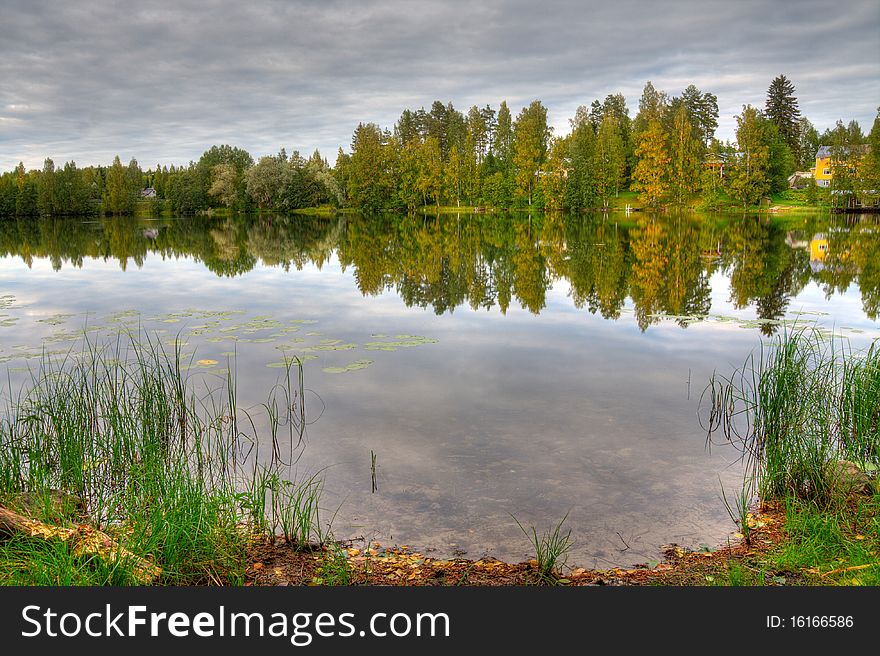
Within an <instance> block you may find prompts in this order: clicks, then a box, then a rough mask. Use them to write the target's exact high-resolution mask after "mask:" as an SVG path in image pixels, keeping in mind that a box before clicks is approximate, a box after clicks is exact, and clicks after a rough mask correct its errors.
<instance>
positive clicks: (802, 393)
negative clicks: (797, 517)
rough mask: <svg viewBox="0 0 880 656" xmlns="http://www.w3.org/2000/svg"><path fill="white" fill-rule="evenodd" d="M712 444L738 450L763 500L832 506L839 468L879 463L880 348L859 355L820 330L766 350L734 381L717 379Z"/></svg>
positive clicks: (782, 338)
mask: <svg viewBox="0 0 880 656" xmlns="http://www.w3.org/2000/svg"><path fill="white" fill-rule="evenodd" d="M707 402H708V423H707V424H706V425H705V427H706V428H707V431H708V444H710V445H711V444H717V443H718V438H719V437H721V438H723V441H724V442H726V443H731V444H734V445H735V446H737V447H738V448H739V449H740V450H741V451H742V454H743V457H744V458H745V460H746V463H747V471H746V476H747V477H751V478H752V480H755V481H757V487H758V494H759V496H760V497H761V498H762V499H770V498H783V497H787V496H794V497H797V498H800V499H805V500H811V501H816V502H819V503H827V502H829V501H830V500H831V498H832V497H833V495H834V486H835V480H834V472H835V467H834V465H835V463H836V462H837V461H839V460H847V461H852V462H854V463H856V464H857V465H858V466H859V467H861V468H863V469H866V470H876V467H877V464H878V460H880V348H878V345H877V344H876V343H875V344H874V345H873V346H871V347H870V348H869V349H867V350H862V351H854V350H852V349H851V348H850V347H849V346H848V344H847V343H846V342H844V341H841V340H834V339H830V340H829V339H827V338H826V337H825V336H824V335H823V333H822V332H820V331H818V330H815V329H813V328H803V329H799V330H795V331H786V332H784V333H782V334H780V335H778V336H777V337H776V338H775V339H774V340H773V341H772V342H770V343H769V344H764V343H762V346H761V349H760V351H759V352H758V353H756V354H752V355H750V356H749V357H748V358H747V360H746V361H745V363H744V364H743V366H742V367H740V368H738V369H737V370H736V371H735V372H734V373H733V375H731V376H729V377H722V376H718V375H717V374H716V375H714V376H713V377H712V379H711V380H710V383H709V385H708V387H707V388H706V391H705V392H704V395H703V402H702V403H703V405H704V407H705V405H706V403H707Z"/></svg>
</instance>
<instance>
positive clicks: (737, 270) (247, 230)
mask: <svg viewBox="0 0 880 656" xmlns="http://www.w3.org/2000/svg"><path fill="white" fill-rule="evenodd" d="M831 226H834V228H833V229H832V228H831ZM816 233H823V234H824V235H825V236H826V237H827V239H828V250H827V252H826V253H825V257H824V264H825V266H824V267H822V268H821V269H818V270H814V269H813V268H812V267H811V263H810V254H809V251H808V249H807V248H803V247H792V246H790V245H789V243H790V240H789V239H788V237H789V236H790V233H789V232H788V231H787V230H786V229H785V228H784V227H783V226H782V225H781V224H780V223H779V222H776V221H764V220H761V219H759V218H757V217H754V216H752V217H746V218H743V219H742V220H735V221H730V220H724V219H716V218H712V217H708V218H707V217H701V216H698V215H695V214H692V213H687V212H678V211H671V212H668V213H664V214H661V215H659V216H650V215H648V214H647V213H641V214H638V215H637V216H636V219H635V221H634V222H633V223H632V225H619V224H615V223H613V222H609V221H605V220H602V218H601V217H599V216H596V215H584V216H579V215H574V214H571V213H561V212H550V213H537V214H535V215H534V216H533V217H532V218H531V220H529V219H527V218H526V217H525V216H520V217H514V218H510V217H509V216H507V215H502V214H487V215H480V216H476V217H471V218H469V219H468V220H460V219H458V218H456V217H455V216H449V217H443V218H440V219H437V218H435V217H426V216H424V215H421V214H384V215H378V216H374V217H371V218H369V219H367V218H360V217H359V218H348V217H345V216H337V217H319V218H315V219H314V220H310V221H300V220H296V219H295V218H293V217H285V216H272V217H265V216H263V217H260V216H254V215H252V216H247V217H236V218H232V217H215V218H207V219H204V220H199V221H178V220H171V219H168V220H160V221H150V222H149V223H143V222H140V221H131V220H128V219H125V220H122V219H119V218H113V217H108V218H105V219H102V220H99V221H95V222H88V223H84V222H80V221H66V220H64V219H62V218H56V217H39V218H37V219H29V218H21V219H17V220H16V219H13V220H7V221H2V222H0V256H6V257H8V256H16V257H21V258H22V259H23V260H24V261H25V262H26V263H27V264H28V265H31V264H32V262H33V260H34V259H35V258H47V259H49V260H50V261H51V264H52V266H53V268H55V269H56V270H58V269H61V268H62V266H65V265H67V266H75V267H81V266H82V265H83V261H84V260H85V259H86V258H98V259H104V260H116V261H118V262H119V266H120V267H121V268H122V269H126V267H128V266H131V264H132V263H133V264H134V265H136V266H138V267H140V266H142V265H143V263H144V262H145V260H146V259H147V257H148V256H149V254H150V253H156V254H160V255H161V256H162V257H163V258H170V259H174V258H178V257H186V258H192V259H194V260H195V261H199V262H202V263H203V264H204V266H205V267H206V268H208V269H209V270H211V271H213V272H214V273H216V274H217V275H218V276H236V275H241V274H243V273H246V272H248V271H250V270H252V269H253V268H254V267H256V266H258V264H259V263H262V265H263V266H278V267H283V268H284V269H286V270H287V269H294V268H295V269H301V268H303V267H304V266H308V265H310V264H311V265H314V266H316V267H318V268H320V267H322V266H323V265H324V264H325V263H327V262H329V261H331V259H332V258H333V257H334V256H335V257H336V259H337V260H338V262H339V263H340V265H341V266H342V267H343V268H344V269H346V270H347V269H349V268H351V269H353V270H354V271H355V275H354V276H353V278H352V280H353V281H354V284H357V286H358V289H359V290H360V291H361V292H362V293H363V294H367V295H380V294H383V293H386V292H387V291H388V290H389V289H394V290H395V291H396V292H397V293H398V294H399V295H400V297H401V299H403V301H404V302H405V303H406V304H407V305H410V306H420V307H424V308H431V309H433V311H434V312H436V313H438V314H442V313H446V312H453V311H454V310H455V309H456V308H458V307H461V306H470V307H471V308H473V309H475V310H476V309H479V308H487V309H488V308H493V307H497V308H498V309H499V310H500V311H501V312H502V313H503V312H506V311H507V310H508V309H509V308H510V307H513V306H516V305H517V304H518V305H519V306H521V307H522V308H524V309H527V310H528V311H530V312H534V313H539V312H540V311H541V310H542V309H543V308H544V307H545V305H546V302H547V290H548V289H549V288H550V286H551V285H552V284H553V281H555V280H559V279H565V280H567V281H568V285H569V287H570V294H571V298H572V302H573V303H574V305H575V307H577V308H583V309H586V310H588V311H589V312H591V313H594V314H598V315H601V316H603V317H605V318H607V319H616V318H618V317H620V316H621V313H622V312H625V311H626V310H625V306H626V299H627V298H631V299H632V301H633V308H634V312H635V318H636V321H637V322H638V325H639V326H640V327H641V328H642V329H643V330H644V329H646V328H647V327H648V326H649V325H650V324H652V323H655V322H658V321H660V320H661V319H660V315H661V314H668V315H675V316H678V317H680V318H679V319H678V321H679V322H680V323H681V325H682V327H687V325H688V324H689V323H692V321H693V320H692V319H688V318H687V317H688V316H689V315H703V314H706V313H708V312H710V311H711V309H712V307H711V306H712V304H711V293H710V292H711V287H710V279H711V277H712V276H713V275H714V274H715V273H716V272H719V271H720V272H723V273H724V274H725V275H726V276H729V279H730V301H731V302H732V303H733V304H734V306H735V307H737V308H745V307H754V308H755V311H756V315H757V317H758V318H760V319H770V320H775V319H779V318H781V317H782V316H784V315H785V313H786V310H787V309H788V305H789V303H790V300H791V299H792V298H793V297H795V296H796V295H797V294H799V293H800V292H801V291H802V290H803V289H804V287H805V286H806V285H808V284H809V283H811V282H812V283H815V284H817V285H819V286H820V287H821V288H822V290H823V291H824V293H826V294H828V295H831V294H835V293H844V292H846V291H847V290H848V289H850V288H851V287H852V285H853V284H857V285H858V288H859V290H860V293H861V300H862V306H863V310H864V312H865V313H866V315H867V316H868V318H870V319H872V320H874V319H876V318H877V316H878V313H880V267H878V265H877V263H878V262H880V233H878V232H877V230H876V224H874V223H871V222H853V223H850V224H845V223H843V222H836V221H835V222H831V221H830V220H829V219H827V218H825V219H822V218H815V219H810V220H809V221H808V223H807V224H806V225H805V226H804V229H803V231H802V232H800V233H796V234H794V237H795V238H796V239H800V240H803V241H806V240H808V239H810V237H811V236H812V235H814V234H816ZM762 329H763V330H764V331H765V332H766V333H767V334H770V333H771V332H772V331H773V330H774V329H775V325H774V324H772V323H766V324H764V326H763V327H762Z"/></svg>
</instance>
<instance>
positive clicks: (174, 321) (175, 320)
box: [162, 319, 180, 323]
mask: <svg viewBox="0 0 880 656" xmlns="http://www.w3.org/2000/svg"><path fill="white" fill-rule="evenodd" d="M179 322H180V319H162V323H179Z"/></svg>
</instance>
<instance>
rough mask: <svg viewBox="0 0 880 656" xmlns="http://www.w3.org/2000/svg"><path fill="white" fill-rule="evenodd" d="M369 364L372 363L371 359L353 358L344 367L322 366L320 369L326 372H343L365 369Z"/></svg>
mask: <svg viewBox="0 0 880 656" xmlns="http://www.w3.org/2000/svg"><path fill="white" fill-rule="evenodd" d="M371 364H373V361H372V360H355V361H354V362H352V363H351V364H347V365H345V366H344V367H324V368H323V369H321V371H323V372H325V373H328V374H344V373H348V372H349V371H357V370H359V369H366V368H367V367H369V366H370V365H371Z"/></svg>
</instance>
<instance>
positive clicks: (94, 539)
mask: <svg viewBox="0 0 880 656" xmlns="http://www.w3.org/2000/svg"><path fill="white" fill-rule="evenodd" d="M0 533H5V534H7V535H22V536H24V537H28V538H35V539H40V540H60V541H61V542H66V543H68V544H70V545H71V549H72V551H73V554H74V555H76V556H98V557H99V558H101V559H103V560H105V561H107V562H109V563H114V562H116V561H117V560H118V559H123V560H128V561H129V562H130V563H131V564H132V572H133V573H134V576H135V578H136V579H137V580H138V582H139V583H141V584H142V585H144V584H147V583H152V582H153V581H154V580H155V579H156V578H157V577H158V576H159V574H161V573H162V570H161V569H160V568H159V567H157V566H156V565H153V564H152V563H151V562H150V561H148V560H146V559H144V558H141V557H140V556H138V555H136V554H133V553H131V552H130V551H129V550H128V549H126V548H125V547H123V546H122V545H120V544H119V543H118V542H116V541H115V540H113V538H111V537H110V536H109V535H107V534H106V533H103V532H101V531H99V530H97V529H95V528H92V527H90V526H86V525H82V524H81V525H79V526H77V527H76V528H64V527H61V526H52V525H51V524H44V523H43V522H41V521H38V520H36V519H29V518H27V517H25V516H24V515H19V514H18V513H17V512H15V511H12V510H9V509H8V508H4V507H3V506H0Z"/></svg>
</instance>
